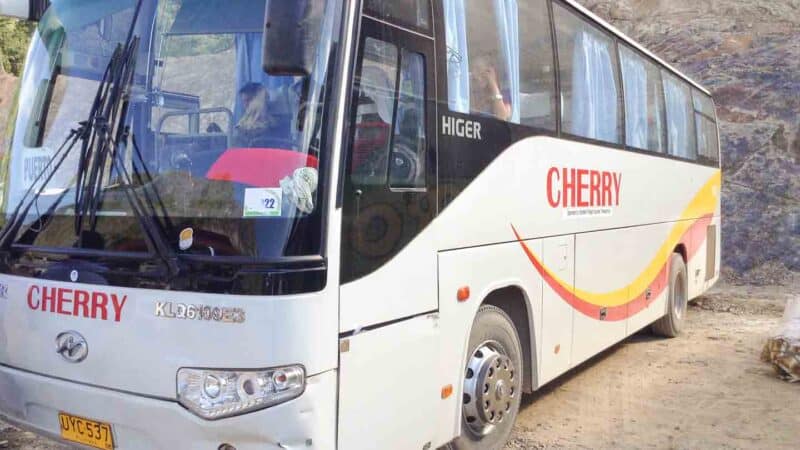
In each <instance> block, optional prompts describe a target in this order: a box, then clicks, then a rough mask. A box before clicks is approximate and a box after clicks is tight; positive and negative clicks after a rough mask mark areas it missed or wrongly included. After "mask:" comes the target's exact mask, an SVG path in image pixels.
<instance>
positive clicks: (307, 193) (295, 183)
mask: <svg viewBox="0 0 800 450" xmlns="http://www.w3.org/2000/svg"><path fill="white" fill-rule="evenodd" d="M318 183H319V174H318V173H317V169H314V168H313V167H301V168H299V169H297V170H295V171H294V173H293V174H292V176H291V177H286V178H284V179H283V180H281V189H282V190H283V194H284V195H285V196H286V199H287V201H289V202H291V203H292V204H293V205H294V206H295V207H296V208H297V209H298V210H299V211H300V212H302V213H304V214H311V213H312V212H314V192H316V190H317V184H318Z"/></svg>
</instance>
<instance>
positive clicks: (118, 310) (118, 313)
mask: <svg viewBox="0 0 800 450" xmlns="http://www.w3.org/2000/svg"><path fill="white" fill-rule="evenodd" d="M127 301H128V296H127V295H123V296H122V300H120V299H119V298H118V297H117V294H111V303H112V304H113V305H114V322H119V321H120V320H121V319H122V308H124V307H125V302H127Z"/></svg>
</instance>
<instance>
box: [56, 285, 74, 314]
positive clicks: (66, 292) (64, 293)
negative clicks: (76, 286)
mask: <svg viewBox="0 0 800 450" xmlns="http://www.w3.org/2000/svg"><path fill="white" fill-rule="evenodd" d="M70 294H72V289H59V290H58V313H59V314H63V315H65V316H71V315H72V313H71V312H69V311H68V310H66V309H64V305H69V304H71V303H72V298H71V297H69V296H70Z"/></svg>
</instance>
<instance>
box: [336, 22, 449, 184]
mask: <svg viewBox="0 0 800 450" xmlns="http://www.w3.org/2000/svg"><path fill="white" fill-rule="evenodd" d="M360 20H361V30H360V32H359V35H358V38H357V39H356V41H355V45H356V46H357V47H356V48H357V49H360V48H361V47H362V46H363V45H364V42H365V41H366V39H369V38H371V39H375V40H378V41H382V42H387V43H390V44H392V45H394V46H396V47H397V50H398V51H397V78H396V80H395V91H394V92H395V94H396V95H399V91H400V69H401V68H400V64H401V58H402V50H403V49H405V50H407V51H409V52H411V53H418V54H420V55H422V57H423V71H424V73H425V79H424V90H425V92H424V99H425V100H424V105H425V113H424V117H423V123H424V127H425V146H424V151H425V155H424V159H423V160H422V162H423V164H424V165H425V167H424V173H425V176H424V177H423V180H424V183H423V185H422V186H420V187H393V186H392V185H391V183H390V180H391V177H390V172H391V164H390V163H387V170H386V177H385V181H384V182H383V183H379V184H374V185H363V186H361V187H370V188H377V187H379V186H382V187H384V188H385V189H386V190H387V191H388V192H393V193H403V192H411V193H436V191H437V189H436V186H437V185H436V182H437V152H436V145H437V141H438V137H437V136H438V134H436V133H437V131H438V129H437V126H436V121H437V120H438V118H437V115H436V105H435V103H436V101H435V99H436V95H437V89H436V83H437V81H436V76H435V70H434V68H433V66H431V64H434V65H435V63H431V62H430V61H435V49H434V50H431V49H429V47H428V43H433V42H435V41H434V38H433V36H426V35H423V34H420V33H417V32H414V31H411V30H409V29H407V28H404V27H402V26H399V25H395V24H391V23H388V22H385V21H383V20H381V19H378V18H375V17H373V16H371V15H369V14H367V13H366V12H363V13H362V15H361V17H360ZM431 20H432V21H433V20H434V19H431ZM431 28H433V27H431ZM431 47H432V46H431ZM362 70H363V58H362V55H361V51H356V52H355V53H354V60H353V78H352V80H351V84H352V86H351V89H352V92H351V98H350V99H348V105H349V106H348V107H349V113H348V116H347V121H348V122H347V123H348V124H349V126H348V128H349V129H347V130H345V133H346V135H345V139H344V145H343V147H342V148H343V149H344V152H343V155H344V157H343V158H342V162H343V166H342V167H341V170H340V172H341V173H340V176H341V189H342V191H344V190H345V188H346V187H347V185H351V186H353V187H357V186H358V185H356V184H353V183H352V180H351V176H352V161H353V151H352V147H353V145H354V143H355V132H356V128H355V124H356V123H357V117H358V99H357V98H356V96H354V95H352V94H353V93H356V92H358V90H359V89H360V84H357V83H356V80H357V79H358V77H360V76H361V73H362ZM398 103H399V99H398V101H396V102H395V104H394V106H393V110H392V123H391V124H389V125H390V134H389V143H388V149H387V156H388V157H389V158H391V156H392V154H393V153H394V140H395V129H394V126H395V125H396V119H397V110H398Z"/></svg>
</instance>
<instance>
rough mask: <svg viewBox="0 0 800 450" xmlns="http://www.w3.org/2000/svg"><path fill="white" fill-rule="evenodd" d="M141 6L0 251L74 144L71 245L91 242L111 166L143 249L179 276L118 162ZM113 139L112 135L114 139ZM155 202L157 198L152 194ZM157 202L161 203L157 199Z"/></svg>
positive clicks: (149, 204)
mask: <svg viewBox="0 0 800 450" xmlns="http://www.w3.org/2000/svg"><path fill="white" fill-rule="evenodd" d="M141 5H142V1H141V0H140V1H139V2H138V3H137V5H136V10H135V11H134V15H133V18H132V22H131V27H130V29H129V32H128V36H127V39H126V41H125V43H124V44H123V43H120V44H118V45H117V48H116V49H115V50H114V53H113V55H112V57H111V59H110V61H109V63H108V66H107V67H106V70H105V72H104V75H103V78H102V80H101V82H100V85H99V86H98V89H97V93H96V95H95V99H94V102H93V104H92V108H91V110H90V113H89V118H88V119H87V120H86V121H83V122H81V123H80V127H79V128H78V129H76V130H72V132H71V133H70V135H69V136H68V137H67V139H66V140H65V141H64V143H63V144H62V145H61V147H59V149H58V150H57V151H56V153H55V154H54V155H53V157H52V158H51V159H50V160H49V161H48V163H47V164H46V166H45V169H44V170H43V171H42V172H41V173H40V174H39V175H38V176H37V178H36V180H34V182H33V183H32V185H31V186H30V188H29V189H28V190H27V191H26V193H25V195H24V196H23V198H22V200H21V201H20V202H19V204H18V205H17V208H16V209H15V211H14V213H13V214H12V215H11V218H10V220H9V222H8V224H7V225H6V227H5V229H4V230H3V232H2V234H0V250H5V251H7V250H8V249H10V248H11V246H12V245H13V242H14V240H15V238H16V236H17V235H18V233H19V230H20V228H21V227H22V225H23V222H24V218H25V216H26V215H27V214H28V212H29V211H30V208H31V207H32V206H33V205H34V204H35V203H36V201H37V200H38V198H39V197H40V196H41V195H42V192H44V190H45V187H46V186H47V185H48V184H49V183H50V181H51V180H52V178H53V176H54V175H55V174H56V173H57V172H58V169H59V168H60V167H61V166H62V164H63V163H64V161H65V160H66V159H67V157H68V156H69V154H70V153H71V151H72V150H73V149H74V148H75V146H76V144H77V143H78V142H79V141H82V143H83V144H82V149H81V155H80V161H79V164H78V172H77V180H76V189H75V208H76V210H75V234H76V235H77V237H78V242H77V243H76V245H77V246H78V247H83V245H84V243H85V242H84V241H85V240H87V238H88V239H91V237H92V236H96V231H95V230H96V227H97V211H98V209H99V206H100V202H101V197H102V194H103V180H104V178H105V170H106V165H107V163H108V162H109V160H110V162H111V167H112V169H113V170H115V171H117V172H118V173H119V174H120V175H121V178H122V181H123V183H122V184H123V188H124V189H125V196H126V198H127V200H128V202H129V203H130V205H131V208H132V210H133V212H134V214H135V215H136V217H137V219H138V220H139V222H140V224H141V226H142V228H143V229H144V232H145V235H146V238H147V239H146V241H147V242H148V247H150V249H151V251H153V252H154V253H155V254H156V255H157V256H158V257H159V258H160V259H162V260H163V262H164V263H165V265H166V266H167V269H168V271H169V272H170V275H172V276H175V275H177V274H178V273H179V272H180V267H179V265H178V259H177V256H176V254H175V252H174V251H173V250H172V249H171V248H170V246H169V245H168V244H167V241H166V238H165V237H164V231H163V230H162V229H161V227H160V225H159V224H158V223H156V221H155V220H154V217H155V216H156V215H157V213H156V210H155V207H154V205H153V201H152V199H151V198H150V195H149V193H148V191H147V188H146V186H145V185H144V183H142V186H143V195H144V197H145V202H142V201H141V200H140V199H139V196H138V195H137V194H136V192H135V189H134V188H133V179H132V177H131V175H130V173H129V172H128V170H127V169H126V167H125V163H124V160H123V155H124V148H125V145H126V143H127V142H128V139H129V138H131V139H132V136H131V133H130V127H129V126H128V125H127V123H126V122H127V111H128V109H129V105H130V97H131V87H132V85H133V80H134V76H135V67H136V57H137V54H138V50H139V42H140V39H139V37H138V36H135V35H134V34H133V30H134V29H135V27H136V22H137V20H138V17H139V12H140V9H141ZM112 134H114V137H113V138H112ZM134 148H135V150H136V153H137V155H136V156H138V158H139V160H140V161H141V164H143V165H144V166H145V172H146V173H147V176H148V177H149V178H150V181H152V177H151V176H150V174H149V172H147V168H146V164H145V162H144V160H143V158H142V156H141V153H140V152H139V150H138V147H137V146H136V145H135V142H134ZM133 168H134V172H135V175H136V177H137V179H138V180H139V181H140V182H141V181H142V177H141V173H140V172H139V170H138V168H137V165H136V163H135V162H134V165H133ZM42 178H45V181H44V182H43V183H42V184H41V185H40V186H39V187H38V189H37V188H36V186H37V184H38V182H39V181H40V180H41V179H42ZM65 193H66V192H64V193H62V194H61V196H60V197H59V199H58V201H57V202H56V203H55V204H54V206H53V207H51V211H52V210H53V209H54V208H55V205H57V204H58V203H60V201H61V200H62V199H63V197H64V195H65ZM156 197H158V194H157V193H156ZM158 200H159V201H160V198H159V199H158ZM162 209H163V210H164V211H163V212H164V217H165V221H166V222H167V224H169V219H168V218H167V215H166V210H165V208H163V203H162ZM87 219H88V221H89V225H90V229H89V230H88V233H87V232H85V231H84V221H85V220H87ZM40 220H41V218H40Z"/></svg>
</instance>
